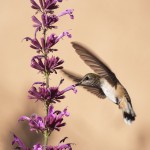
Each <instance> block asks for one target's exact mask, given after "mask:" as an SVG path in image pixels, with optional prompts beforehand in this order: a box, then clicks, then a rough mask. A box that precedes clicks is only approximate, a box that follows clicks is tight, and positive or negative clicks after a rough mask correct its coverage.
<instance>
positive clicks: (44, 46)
mask: <svg viewBox="0 0 150 150" xmlns="http://www.w3.org/2000/svg"><path fill="white" fill-rule="evenodd" d="M64 36H67V37H68V38H71V34H70V33H69V32H68V31H64V32H63V33H61V34H60V35H59V36H57V35H56V34H51V35H50V36H48V37H47V40H46V41H45V39H44V38H41V44H40V42H39V41H38V40H37V38H36V37H35V38H34V39H31V38H30V37H25V38H24V39H25V40H26V41H31V44H30V47H31V48H32V49H35V50H37V53H39V52H41V51H42V52H46V53H48V52H49V51H51V52H53V51H56V49H52V46H54V45H55V44H56V43H57V42H58V41H59V40H60V39H62V38H63V37H64Z"/></svg>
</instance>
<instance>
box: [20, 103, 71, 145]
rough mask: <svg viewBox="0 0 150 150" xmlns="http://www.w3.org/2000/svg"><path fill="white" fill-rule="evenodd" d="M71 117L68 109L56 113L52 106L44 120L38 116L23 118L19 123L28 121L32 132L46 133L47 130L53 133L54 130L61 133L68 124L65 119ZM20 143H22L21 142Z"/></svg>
mask: <svg viewBox="0 0 150 150" xmlns="http://www.w3.org/2000/svg"><path fill="white" fill-rule="evenodd" d="M64 116H66V117H68V116H69V113H68V112H67V108H65V109H64V110H63V111H59V110H57V111H54V107H53V106H52V105H51V106H50V107H49V110H48V115H47V116H46V117H44V119H43V118H42V117H40V116H38V115H37V114H33V115H31V117H27V116H21V117H20V118H19V121H25V120H26V121H28V122H29V126H30V130H31V131H37V132H42V133H43V132H44V131H45V130H47V131H49V132H51V131H53V130H57V131H59V130H60V128H61V127H62V126H65V125H66V123H65V122H63V117H64ZM19 143H20V142H19Z"/></svg>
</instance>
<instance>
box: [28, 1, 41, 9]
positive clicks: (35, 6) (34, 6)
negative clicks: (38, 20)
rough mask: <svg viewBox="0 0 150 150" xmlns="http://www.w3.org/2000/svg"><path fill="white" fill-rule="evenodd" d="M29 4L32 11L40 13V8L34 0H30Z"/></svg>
mask: <svg viewBox="0 0 150 150" xmlns="http://www.w3.org/2000/svg"><path fill="white" fill-rule="evenodd" d="M30 2H31V4H32V6H31V7H32V8H33V9H36V10H38V11H41V8H40V6H39V5H38V4H37V3H36V2H35V0H30Z"/></svg>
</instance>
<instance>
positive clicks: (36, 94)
mask: <svg viewBox="0 0 150 150" xmlns="http://www.w3.org/2000/svg"><path fill="white" fill-rule="evenodd" d="M62 1H63V0H30V2H31V8H32V9H34V10H36V15H34V16H32V21H33V23H34V24H33V27H34V28H35V32H34V38H31V37H25V40H26V41H29V42H30V48H32V49H33V50H35V52H36V53H37V54H38V55H35V56H33V57H32V59H31V67H32V68H33V69H36V70H38V71H39V72H40V73H41V74H42V75H44V78H45V82H39V81H38V82H34V83H33V85H32V86H31V88H30V89H29V91H28V93H29V96H28V97H29V99H31V100H36V101H40V102H42V103H43V104H44V105H45V111H46V113H45V116H44V117H41V116H39V115H37V114H32V115H31V116H30V117H28V116H21V117H20V118H19V122H20V121H27V122H28V125H29V128H30V131H36V132H37V133H39V132H40V133H42V134H43V144H39V143H38V144H35V145H33V147H32V148H28V147H26V146H25V144H24V143H23V142H22V141H21V140H20V139H19V138H18V137H17V136H16V135H15V134H13V137H14V140H13V142H12V145H14V144H17V147H16V149H18V148H19V149H21V150H31V149H32V150H63V149H65V150H72V144H71V143H67V144H62V143H63V142H64V141H65V140H66V139H67V137H65V138H64V139H62V140H61V141H60V142H59V144H58V145H57V146H48V139H49V137H50V135H51V133H52V132H53V131H60V130H61V128H62V127H64V126H65V125H66V123H65V122H64V117H69V115H70V114H69V113H68V110H67V108H65V109H64V110H62V111H61V110H55V109H54V104H56V103H58V102H61V101H62V100H63V99H64V98H65V95H64V94H65V93H66V92H68V91H70V90H73V91H74V93H76V92H77V90H76V89H75V86H74V85H71V86H69V87H66V88H65V89H63V90H62V89H60V85H61V84H62V83H63V81H64V79H62V80H60V83H59V85H57V86H51V84H50V83H49V78H50V75H51V74H52V73H54V74H57V72H58V71H59V70H61V69H63V66H62V65H63V63H64V61H63V60H62V59H60V58H59V57H58V56H54V55H51V54H52V52H56V51H57V50H58V49H56V48H53V47H54V46H55V45H56V44H57V43H58V42H59V41H60V40H61V39H62V38H63V37H65V36H66V37H68V38H71V37H72V36H71V34H70V33H69V32H68V31H63V32H62V33H61V34H59V35H56V34H55V33H51V34H50V35H48V32H47V31H49V30H52V29H56V28H57V26H55V23H56V22H58V21H60V18H61V17H63V16H65V15H69V16H70V19H74V16H73V9H66V10H65V11H63V12H61V13H59V14H58V15H57V14H55V9H58V8H59V4H60V3H61V2H62ZM38 14H39V15H38ZM37 15H38V16H37ZM39 32H41V33H42V34H43V35H42V38H40V39H39V38H37V37H38V36H37V34H38V33H39Z"/></svg>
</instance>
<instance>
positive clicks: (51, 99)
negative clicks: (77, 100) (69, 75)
mask: <svg viewBox="0 0 150 150" xmlns="http://www.w3.org/2000/svg"><path fill="white" fill-rule="evenodd" d="M61 82H62V80H61ZM37 84H38V85H40V86H39V87H37V88H36V87H35V85H37ZM60 84H61V83H60ZM60 84H59V86H57V87H46V83H43V82H36V83H34V84H33V85H32V87H31V88H30V90H29V91H28V92H29V98H30V99H36V100H40V101H46V102H48V103H56V102H60V100H61V99H64V98H65V96H64V93H66V92H67V91H70V90H73V91H74V93H77V90H76V89H75V86H74V85H72V86H69V87H67V88H65V89H64V90H61V91H60V90H59V87H60Z"/></svg>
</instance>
